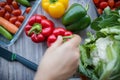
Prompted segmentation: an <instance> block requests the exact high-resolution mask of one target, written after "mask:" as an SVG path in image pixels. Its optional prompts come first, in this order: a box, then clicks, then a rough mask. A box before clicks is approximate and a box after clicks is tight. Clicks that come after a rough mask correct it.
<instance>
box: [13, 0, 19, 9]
mask: <svg viewBox="0 0 120 80" xmlns="http://www.w3.org/2000/svg"><path fill="white" fill-rule="evenodd" d="M12 6H13V8H14V9H18V8H19V5H18V3H17V2H16V1H13V2H12Z"/></svg>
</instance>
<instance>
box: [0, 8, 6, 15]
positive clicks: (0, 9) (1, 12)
mask: <svg viewBox="0 0 120 80" xmlns="http://www.w3.org/2000/svg"><path fill="white" fill-rule="evenodd" d="M4 14H5V9H4V8H1V7H0V16H1V17H3V16H4Z"/></svg>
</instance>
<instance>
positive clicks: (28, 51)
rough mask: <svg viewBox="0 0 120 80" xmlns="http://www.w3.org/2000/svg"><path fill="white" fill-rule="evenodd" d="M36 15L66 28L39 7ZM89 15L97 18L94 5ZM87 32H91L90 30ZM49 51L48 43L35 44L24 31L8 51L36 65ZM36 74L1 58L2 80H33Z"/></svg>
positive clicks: (82, 2)
mask: <svg viewBox="0 0 120 80" xmlns="http://www.w3.org/2000/svg"><path fill="white" fill-rule="evenodd" d="M88 1H89V0H70V5H71V4H72V3H74V2H77V3H81V4H82V5H83V6H85V4H86V3H88ZM36 13H39V14H43V15H45V16H47V17H48V19H50V20H52V21H53V22H54V23H55V25H56V27H58V26H61V27H64V26H63V25H62V24H61V22H60V20H56V19H53V18H51V17H50V16H49V15H48V14H47V13H46V12H44V11H43V10H42V8H41V7H39V8H38V9H37V11H36ZM88 14H90V16H91V18H92V19H94V18H95V17H96V13H95V10H94V7H93V5H92V3H91V4H90V7H89V11H88ZM87 30H90V29H89V28H88V29H87ZM85 32H86V31H85V30H84V31H82V32H81V33H80V35H81V36H82V38H85V37H86V33H85ZM46 49H47V46H46V43H45V42H43V43H39V44H35V43H33V42H32V41H31V40H30V38H28V37H27V36H26V35H25V33H24V31H23V32H22V34H21V35H20V37H19V39H18V40H17V41H16V42H15V44H14V45H12V46H10V47H9V48H8V50H10V51H12V52H14V53H17V54H19V55H21V56H23V57H25V58H27V59H29V60H31V61H33V62H35V63H36V64H38V63H39V61H40V60H41V58H42V56H43V54H44V52H45V50H46ZM34 75H35V72H34V71H32V70H29V69H27V68H26V67H24V66H23V65H21V64H20V63H18V62H7V61H6V60H4V59H2V58H0V80H33V78H34Z"/></svg>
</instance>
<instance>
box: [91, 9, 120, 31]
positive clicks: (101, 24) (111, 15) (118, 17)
mask: <svg viewBox="0 0 120 80" xmlns="http://www.w3.org/2000/svg"><path fill="white" fill-rule="evenodd" d="M115 25H120V10H115V11H111V10H110V8H109V7H107V8H105V10H104V13H103V14H102V15H101V16H100V17H98V18H96V19H95V20H94V21H93V22H92V24H91V28H92V29H94V30H96V31H99V30H100V29H102V28H106V27H112V26H115Z"/></svg>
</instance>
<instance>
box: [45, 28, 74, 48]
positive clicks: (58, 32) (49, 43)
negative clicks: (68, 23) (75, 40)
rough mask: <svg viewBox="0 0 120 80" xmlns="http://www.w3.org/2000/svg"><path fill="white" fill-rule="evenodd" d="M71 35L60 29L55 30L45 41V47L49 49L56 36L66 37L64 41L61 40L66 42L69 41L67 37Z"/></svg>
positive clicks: (69, 32)
mask: <svg viewBox="0 0 120 80" xmlns="http://www.w3.org/2000/svg"><path fill="white" fill-rule="evenodd" d="M71 35H72V32H71V31H68V30H65V29H64V28H61V27H58V28H55V29H54V31H53V33H52V34H51V35H50V36H49V37H48V39H47V45H48V47H50V46H51V45H52V44H53V43H54V42H55V41H56V40H57V37H58V36H63V37H66V38H65V39H64V38H63V39H64V40H67V39H69V37H67V36H71ZM70 38H71V37H70Z"/></svg>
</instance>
